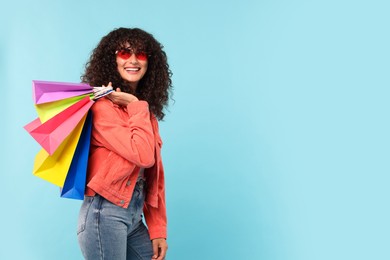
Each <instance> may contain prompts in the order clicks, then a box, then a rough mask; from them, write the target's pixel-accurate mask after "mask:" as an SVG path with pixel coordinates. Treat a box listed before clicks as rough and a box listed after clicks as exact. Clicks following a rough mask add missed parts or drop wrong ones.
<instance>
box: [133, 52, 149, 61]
mask: <svg viewBox="0 0 390 260" xmlns="http://www.w3.org/2000/svg"><path fill="white" fill-rule="evenodd" d="M135 57H136V58H137V59H139V60H147V59H148V55H146V53H145V52H139V53H137V54H136V55H135Z"/></svg>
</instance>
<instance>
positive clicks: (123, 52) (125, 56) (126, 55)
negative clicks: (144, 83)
mask: <svg viewBox="0 0 390 260" xmlns="http://www.w3.org/2000/svg"><path fill="white" fill-rule="evenodd" d="M117 56H118V57H119V58H121V59H124V60H127V59H128V58H130V56H131V52H130V51H128V50H121V51H118V53H117Z"/></svg>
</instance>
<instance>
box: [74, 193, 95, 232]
mask: <svg viewBox="0 0 390 260" xmlns="http://www.w3.org/2000/svg"><path fill="white" fill-rule="evenodd" d="M93 198H94V197H85V198H84V201H83V204H82V205H81V208H80V213H79V221H78V226H77V235H78V234H80V233H81V232H83V231H84V230H85V225H86V223H87V218H88V212H89V209H90V207H91V205H92V202H93Z"/></svg>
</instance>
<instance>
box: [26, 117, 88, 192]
mask: <svg viewBox="0 0 390 260" xmlns="http://www.w3.org/2000/svg"><path fill="white" fill-rule="evenodd" d="M86 117H87V115H85V116H84V118H83V119H82V120H81V121H80V122H79V123H78V124H77V126H76V128H75V129H74V130H73V131H72V133H71V134H70V135H69V136H68V137H66V138H65V140H64V141H63V142H62V143H61V145H60V146H59V147H58V148H57V150H56V151H55V152H54V153H53V154H52V155H50V154H49V153H48V152H46V150H45V149H41V150H40V151H39V152H38V154H37V155H36V157H35V161H34V168H33V174H34V175H35V176H37V177H40V178H42V179H44V180H46V181H48V182H51V183H53V184H54V185H57V186H59V187H63V185H64V182H65V178H66V175H67V173H68V170H69V167H70V164H71V162H72V158H73V155H74V153H75V150H76V146H77V143H78V140H79V139H80V136H81V131H82V129H83V125H84V122H85V119H86Z"/></svg>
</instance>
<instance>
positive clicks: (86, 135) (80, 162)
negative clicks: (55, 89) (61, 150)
mask: <svg viewBox="0 0 390 260" xmlns="http://www.w3.org/2000/svg"><path fill="white" fill-rule="evenodd" d="M91 130H92V113H91V111H89V112H88V115H87V118H86V120H85V123H84V126H83V130H82V132H81V136H80V139H79V141H78V143H77V147H76V151H75V153H74V155H73V158H72V162H71V165H70V168H69V171H68V174H67V175H66V179H65V183H64V186H63V187H62V189H61V197H62V198H69V199H78V200H83V199H84V192H85V182H86V177H87V166H88V156H89V146H90V143H91Z"/></svg>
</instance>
